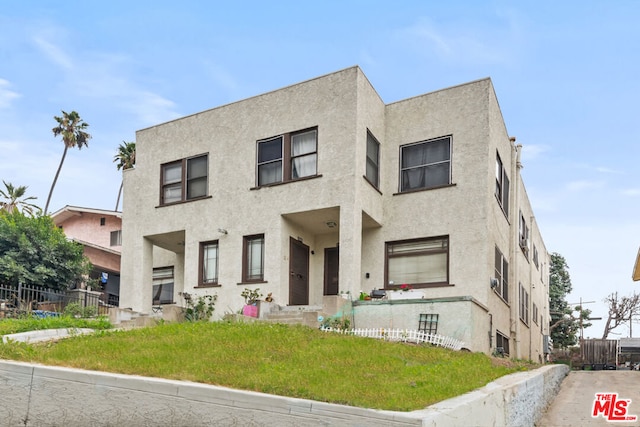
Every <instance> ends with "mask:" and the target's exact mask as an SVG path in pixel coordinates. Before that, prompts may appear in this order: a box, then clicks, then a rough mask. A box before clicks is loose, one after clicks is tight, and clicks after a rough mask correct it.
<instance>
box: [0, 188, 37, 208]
mask: <svg viewBox="0 0 640 427" xmlns="http://www.w3.org/2000/svg"><path fill="white" fill-rule="evenodd" d="M2 183H3V184H4V186H5V189H6V191H4V190H0V196H2V197H4V198H5V201H3V202H0V209H2V210H5V211H7V212H9V213H12V212H13V211H14V210H16V209H17V210H18V211H21V212H22V213H23V214H29V215H30V216H34V214H35V213H40V212H42V209H40V208H39V207H38V206H36V205H34V204H33V203H29V200H35V199H37V197H33V196H30V197H24V194H25V193H26V192H27V187H26V186H24V185H21V186H18V187H14V186H13V184H11V183H10V182H9V183H7V182H5V181H2Z"/></svg>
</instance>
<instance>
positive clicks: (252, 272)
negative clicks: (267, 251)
mask: <svg viewBox="0 0 640 427" xmlns="http://www.w3.org/2000/svg"><path fill="white" fill-rule="evenodd" d="M242 260H243V267H242V281H243V282H262V281H264V234H256V235H253V236H245V237H244V244H243V256H242Z"/></svg>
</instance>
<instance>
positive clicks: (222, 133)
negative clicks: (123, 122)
mask: <svg viewBox="0 0 640 427" xmlns="http://www.w3.org/2000/svg"><path fill="white" fill-rule="evenodd" d="M309 127H317V129H318V141H317V142H318V144H317V150H318V151H317V155H318V158H317V174H318V175H317V176H315V177H313V178H311V179H304V180H300V181H295V182H288V183H283V184H281V185H274V186H264V187H260V188H256V141H258V140H261V139H264V138H268V137H271V136H274V135H280V134H283V133H286V132H293V131H297V130H301V129H305V128H309ZM367 130H369V131H371V133H372V134H373V135H374V136H375V137H376V138H377V139H378V141H379V142H380V165H379V167H380V186H379V188H378V189H376V188H374V187H373V186H372V185H371V184H370V183H369V182H367V181H366V179H365V178H364V177H363V175H364V174H365V166H366V138H367ZM446 135H451V136H452V157H451V176H452V185H449V186H445V187H442V188H437V189H431V190H428V191H417V192H408V193H401V194H400V193H399V188H398V185H399V184H398V182H399V177H398V175H399V166H398V165H399V156H400V147H401V146H402V145H405V144H409V143H413V142H419V141H425V140H429V139H432V138H437V137H442V136H446ZM136 143H137V159H136V162H137V163H136V168H135V169H133V170H127V171H125V172H124V186H125V190H124V200H123V229H124V233H123V248H122V249H123V254H124V256H123V259H122V285H123V286H122V289H123V291H122V292H121V302H122V304H123V306H125V307H131V308H132V309H133V310H135V311H140V312H143V313H148V312H149V311H150V309H151V283H152V277H151V271H152V268H153V267H154V266H156V267H157V266H164V265H168V264H166V260H167V259H166V258H165V257H164V256H158V255H157V254H158V251H157V250H156V249H155V248H158V247H163V248H165V249H168V250H170V251H171V253H172V258H173V265H175V266H176V269H175V277H176V279H175V285H174V293H175V294H176V297H175V300H176V302H178V303H180V300H179V298H178V297H177V295H178V293H179V292H189V293H191V294H195V295H198V294H205V293H207V294H216V295H218V307H220V309H217V310H216V313H215V316H217V317H220V316H222V315H224V313H225V312H227V311H232V312H235V311H237V309H238V308H239V307H240V306H241V305H242V298H241V297H240V293H241V292H242V290H243V288H244V287H251V288H257V287H259V288H260V291H261V293H263V294H265V295H266V294H267V293H272V296H273V297H274V298H275V301H276V303H278V304H281V305H287V304H288V303H289V277H290V270H291V268H290V265H289V263H290V259H289V240H290V238H294V239H302V241H303V242H304V244H305V245H308V246H309V249H310V251H313V254H311V255H310V258H309V276H308V277H309V304H310V305H321V304H322V299H323V298H322V297H323V285H324V283H323V279H324V249H325V248H328V247H336V246H339V248H340V255H339V256H340V271H339V277H340V289H341V290H349V291H351V293H352V295H357V294H358V293H359V292H360V291H361V290H363V291H366V292H369V291H370V290H371V289H374V288H383V287H386V286H388V283H385V281H386V279H385V243H386V242H391V241H398V240H403V239H414V238H427V237H434V236H444V235H446V236H448V237H449V283H448V285H447V286H439V287H434V288H428V289H426V290H425V296H426V297H427V298H431V299H433V298H454V297H462V296H468V295H471V296H473V298H474V299H475V300H476V301H478V303H479V304H480V306H482V307H484V308H485V310H486V311H487V312H488V313H489V314H490V315H491V319H492V322H490V325H492V335H495V330H496V329H499V330H500V331H501V332H503V333H505V334H506V335H508V336H510V338H511V340H512V341H511V342H512V348H514V351H515V353H514V354H515V355H517V356H518V357H527V356H528V355H529V354H531V355H532V358H534V355H536V354H539V352H540V349H541V345H539V343H541V341H542V340H541V337H542V332H541V331H540V329H535V328H526V327H525V328H523V327H520V325H519V324H518V322H517V319H518V317H517V315H518V312H517V308H518V300H517V297H518V283H519V282H523V283H526V285H527V286H530V287H531V290H532V292H531V299H532V301H534V300H535V301H537V303H536V304H537V306H538V308H539V309H540V310H542V309H543V306H544V301H545V293H544V286H543V283H542V282H540V285H541V286H537V285H536V283H534V281H532V280H531V277H533V275H532V272H531V270H530V268H528V267H529V266H530V264H529V263H528V262H526V260H520V258H518V257H519V254H518V252H517V251H516V250H515V245H516V244H517V243H516V242H515V240H514V239H516V238H517V226H518V221H517V215H518V211H519V207H520V205H523V206H525V211H526V212H527V215H529V212H530V208H528V207H526V206H528V199H526V193H525V192H524V191H516V189H520V188H521V184H519V180H518V179H517V178H516V175H517V174H518V171H517V170H516V168H515V160H514V153H515V147H514V145H513V143H512V142H511V141H510V140H509V137H508V135H507V132H506V128H505V125H504V121H503V119H502V115H501V113H500V109H499V106H498V103H497V99H496V96H495V92H494V89H493V85H492V83H491V80H490V79H482V80H478V81H475V82H471V83H467V84H463V85H459V86H455V87H451V88H447V89H443V90H439V91H436V92H432V93H428V94H424V95H420V96H417V97H414V98H410V99H406V100H403V101H399V102H395V103H392V104H387V105H385V104H384V102H383V101H382V100H381V99H380V97H379V96H378V94H377V93H376V91H375V89H374V88H373V87H372V85H371V84H370V82H369V81H368V79H367V78H366V77H365V75H364V73H362V71H361V70H360V69H359V68H358V67H352V68H348V69H346V70H342V71H339V72H336V73H332V74H329V75H325V76H322V77H319V78H316V79H312V80H309V81H306V82H302V83H299V84H296V85H292V86H289V87H285V88H282V89H279V90H276V91H273V92H269V93H266V94H262V95H259V96H256V97H252V98H249V99H246V100H242V101H239V102H235V103H232V104H229V105H225V106H221V107H218V108H214V109H211V110H207V111H203V112H200V113H197V114H194V115H191V116H187V117H184V118H181V119H178V120H174V121H171V122H168V123H164V124H160V125H158V126H154V127H151V128H148V129H143V130H141V131H139V132H138V133H137V141H136ZM496 152H499V153H500V156H501V157H502V160H503V162H504V163H505V167H506V168H508V169H509V170H510V171H511V172H512V174H511V175H510V177H511V181H512V183H513V185H512V188H513V197H512V198H511V202H512V209H511V213H512V214H511V215H510V217H509V218H507V217H505V215H504V213H503V212H502V210H501V209H500V208H499V206H498V203H497V202H496V198H495V196H494V192H495V161H496ZM202 154H207V155H208V162H209V164H208V192H207V195H208V197H207V198H204V199H200V200H197V201H193V202H187V203H177V204H174V205H170V206H160V205H159V204H160V200H159V194H160V189H159V183H160V171H161V165H162V164H164V163H167V162H172V161H176V160H180V159H184V158H188V157H190V156H196V155H202ZM513 212H515V214H514V213H513ZM329 221H331V222H335V223H336V227H335V228H328V227H327V226H326V225H325V224H326V223H327V222H329ZM514 227H515V231H514ZM219 229H224V230H226V233H220V232H219V231H218V230H219ZM252 234H264V236H265V262H264V265H265V267H264V282H263V283H258V284H251V285H247V284H245V283H242V271H241V270H242V245H243V236H247V235H252ZM536 239H538V241H539V242H540V248H539V249H540V251H541V253H542V251H544V255H543V257H544V256H546V250H544V245H543V244H542V241H541V237H540V236H539V234H536ZM211 240H217V241H218V245H219V275H218V285H219V286H216V287H202V288H199V287H197V284H198V261H199V259H198V258H199V244H200V243H201V242H204V241H211ZM496 245H498V246H499V247H500V248H501V250H502V251H503V252H504V253H505V255H506V256H508V257H509V258H510V267H513V268H511V270H510V280H509V283H510V292H509V294H510V297H511V298H510V300H509V301H508V302H505V301H503V300H502V299H501V298H500V297H499V296H498V295H497V294H496V293H495V292H493V291H492V290H491V289H490V286H489V284H490V279H491V277H493V276H494V275H495V273H494V253H495V251H494V248H495V246H496ZM511 258H513V260H512V259H511ZM539 276H540V277H544V274H541V275H539ZM541 280H542V279H541ZM534 287H535V289H536V291H535V292H533V289H534ZM474 310H475V309H474ZM469 313H470V314H469V316H468V317H467V319H466V320H467V321H468V322H469V323H470V325H469V326H468V329H469V330H472V329H474V328H480V329H482V334H481V337H482V338H478V337H476V336H475V335H473V334H471V335H472V336H474V340H473V343H474V344H473V349H474V350H480V351H485V352H490V351H491V348H490V346H489V340H488V339H487V332H486V331H485V328H486V325H485V323H486V321H485V318H484V315H483V314H476V313H475V312H474V314H471V313H472V312H469ZM407 318H409V317H407ZM459 321H460V320H456V322H458V323H459ZM407 322H408V320H407ZM475 323H481V324H482V326H481V327H480V326H476V325H475ZM543 323H544V322H543ZM456 324H457V323H456ZM514 325H515V326H514ZM489 327H490V328H491V326H489ZM454 329H455V328H454ZM465 333H468V332H465ZM524 333H527V334H530V335H527V336H526V337H524V336H522V334H524ZM476 342H478V343H479V342H482V344H481V345H480V344H479V345H478V346H476V344H475V343H476ZM524 343H526V347H525V344H524ZM529 343H531V346H529ZM534 359H535V358H534Z"/></svg>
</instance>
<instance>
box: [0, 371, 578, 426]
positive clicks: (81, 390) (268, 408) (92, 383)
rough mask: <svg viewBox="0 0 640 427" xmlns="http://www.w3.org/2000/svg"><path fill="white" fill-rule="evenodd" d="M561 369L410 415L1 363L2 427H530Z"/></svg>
mask: <svg viewBox="0 0 640 427" xmlns="http://www.w3.org/2000/svg"><path fill="white" fill-rule="evenodd" d="M567 372H568V368H567V367H566V366H564V365H549V366H545V367H542V368H540V369H537V370H535V371H530V372H521V373H516V374H513V375H509V376H506V377H503V378H500V379H498V380H496V381H494V382H492V383H490V384H488V385H487V386H485V387H483V388H482V389H479V390H476V391H474V392H471V393H467V394H465V395H463V396H459V397H456V398H453V399H449V400H446V401H443V402H440V403H438V404H435V405H432V406H429V407H427V408H426V409H424V410H419V411H412V412H394V411H379V410H371V409H363V408H356V407H350V406H344V405H334V404H328V403H322V402H316V401H311V400H305V399H293V398H287V397H279V396H274V395H268V394H263V393H255V392H247V391H240V390H233V389H229V388H224V387H216V386H210V385H204V384H198V383H192V382H185V381H171V380H163V379H157V378H146V377H139V376H131V375H119V374H110V373H104V372H95V371H85V370H79V369H70V368H61V367H51V366H42V365H34V364H29V363H21V362H9V361H0V395H1V396H2V399H0V425H3V426H60V425H64V426H66V427H74V426H83V427H84V426H87V425H91V426H120V425H131V426H140V427H143V426H156V427H157V426H189V427H198V426H212V425H224V426H227V425H233V426H273V425H278V426H326V425H339V426H436V425H437V426H438V427H441V426H445V427H446V426H469V425H474V422H477V423H478V424H477V425H509V426H533V425H534V422H535V421H536V420H537V419H538V418H539V417H541V416H542V414H543V411H544V408H546V406H547V404H548V402H549V400H550V399H551V398H552V397H553V396H555V394H556V393H557V390H558V387H559V384H560V382H561V381H562V379H563V378H564V377H565V376H566V374H567Z"/></svg>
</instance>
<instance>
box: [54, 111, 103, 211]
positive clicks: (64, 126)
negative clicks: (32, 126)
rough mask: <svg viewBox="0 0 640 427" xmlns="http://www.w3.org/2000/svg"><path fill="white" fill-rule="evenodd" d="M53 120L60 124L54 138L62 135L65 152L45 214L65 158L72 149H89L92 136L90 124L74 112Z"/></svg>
mask: <svg viewBox="0 0 640 427" xmlns="http://www.w3.org/2000/svg"><path fill="white" fill-rule="evenodd" d="M53 118H54V119H55V120H56V122H58V126H56V127H54V128H53V129H51V130H52V132H53V136H58V135H62V142H64V151H63V152H62V159H61V160H60V165H59V166H58V170H57V171H56V176H55V178H53V183H52V184H51V190H49V197H47V204H46V205H44V214H45V215H46V214H47V211H48V209H49V202H50V201H51V195H52V194H53V189H54V187H55V186H56V182H57V181H58V175H60V170H61V169H62V164H63V163H64V158H65V157H66V156H67V150H68V149H69V148H70V147H78V150H81V149H82V147H88V146H89V144H88V141H89V139H91V135H89V134H88V133H87V132H85V129H87V128H88V127H89V124H88V123H85V122H84V121H83V120H82V119H81V118H80V115H79V114H78V113H76V112H75V111H72V112H70V113H67V112H66V111H64V110H63V111H62V117H58V116H53Z"/></svg>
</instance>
